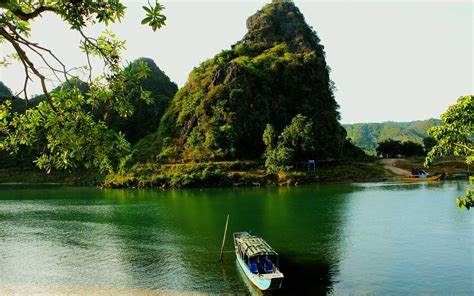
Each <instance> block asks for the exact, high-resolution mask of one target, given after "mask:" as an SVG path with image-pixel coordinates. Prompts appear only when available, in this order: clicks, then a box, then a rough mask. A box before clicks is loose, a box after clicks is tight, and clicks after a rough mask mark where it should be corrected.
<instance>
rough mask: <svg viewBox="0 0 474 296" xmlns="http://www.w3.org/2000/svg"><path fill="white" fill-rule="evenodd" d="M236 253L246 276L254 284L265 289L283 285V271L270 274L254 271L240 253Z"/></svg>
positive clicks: (278, 287)
mask: <svg viewBox="0 0 474 296" xmlns="http://www.w3.org/2000/svg"><path fill="white" fill-rule="evenodd" d="M235 255H236V257H237V262H238V263H239V266H240V269H242V271H243V272H244V274H245V276H246V277H247V278H248V279H249V280H250V282H251V283H252V284H253V285H254V286H256V287H257V288H259V289H260V290H263V291H265V290H275V289H280V288H281V285H282V283H283V274H282V273H281V272H278V273H268V274H255V273H252V272H251V271H250V269H249V268H248V266H247V264H245V262H244V261H243V260H242V258H241V257H240V256H239V254H238V253H236V254H235Z"/></svg>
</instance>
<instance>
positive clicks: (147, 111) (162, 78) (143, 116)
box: [0, 58, 178, 167]
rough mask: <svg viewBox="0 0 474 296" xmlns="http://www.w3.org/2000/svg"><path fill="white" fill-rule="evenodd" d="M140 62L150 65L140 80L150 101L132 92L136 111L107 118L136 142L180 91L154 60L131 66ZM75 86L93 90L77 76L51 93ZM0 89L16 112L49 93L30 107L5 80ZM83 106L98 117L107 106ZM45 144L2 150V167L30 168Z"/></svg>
mask: <svg viewBox="0 0 474 296" xmlns="http://www.w3.org/2000/svg"><path fill="white" fill-rule="evenodd" d="M138 63H145V64H146V66H147V67H148V74H147V76H146V77H143V78H141V79H140V80H139V85H140V87H141V88H142V89H143V90H144V91H147V92H150V94H151V102H149V103H147V102H145V101H144V100H142V99H141V98H140V95H139V94H138V93H136V92H135V93H134V92H132V91H131V93H132V94H133V96H132V97H131V98H130V103H131V105H132V108H133V111H134V112H133V114H132V115H131V116H130V117H127V118H124V117H121V116H119V114H117V112H112V113H111V114H110V115H109V119H108V127H109V128H111V129H112V130H115V131H117V132H121V133H123V134H124V136H125V139H126V140H128V141H129V142H131V143H135V142H136V141H137V140H138V139H140V138H142V137H144V136H146V135H147V134H149V133H152V132H154V131H155V130H156V129H157V128H158V125H159V121H160V119H161V117H162V115H163V113H164V111H165V110H166V108H167V107H168V105H169V102H170V101H171V99H172V98H173V96H174V95H175V93H176V91H177V90H178V88H177V85H176V84H175V83H174V82H172V81H171V80H170V79H169V77H168V76H167V75H166V74H165V73H164V72H163V71H161V70H160V69H159V68H158V66H156V64H155V62H154V61H153V60H151V59H149V58H140V59H137V60H135V61H134V62H132V63H131V64H130V66H129V67H134V66H137V64H138ZM73 89H77V90H78V91H79V92H80V93H81V94H82V95H83V96H85V97H87V96H88V92H89V91H90V88H89V84H88V83H85V82H83V81H80V80H78V79H70V80H69V82H66V83H63V84H62V85H60V86H58V87H56V88H55V89H53V90H52V91H51V92H50V94H51V95H54V94H56V93H59V92H61V91H63V90H73ZM0 91H3V92H4V93H5V94H6V95H5V96H4V97H5V98H10V99H11V104H12V110H13V112H15V113H24V112H25V110H26V108H27V107H28V108H34V107H35V106H38V105H39V104H40V103H42V102H43V103H45V102H46V96H45V95H44V94H41V95H38V96H35V97H33V98H31V99H29V101H28V106H27V105H26V101H25V100H23V99H20V98H13V95H12V94H11V92H10V91H9V88H8V87H7V86H5V85H4V84H3V83H1V84H0ZM0 101H1V99H0ZM83 108H84V109H85V110H86V111H88V112H92V113H93V116H94V117H95V118H97V119H98V120H99V119H102V118H104V115H105V114H104V113H105V109H104V108H99V109H95V110H93V108H92V106H89V105H87V104H85V105H83ZM44 145H46V141H44V140H39V141H38V142H37V143H35V145H31V146H28V147H24V146H23V147H20V148H19V149H18V151H17V152H16V155H10V154H8V153H7V152H0V164H2V166H3V167H31V165H32V162H33V161H34V160H35V159H36V155H37V154H38V153H39V152H40V151H41V150H42V149H43V146H44Z"/></svg>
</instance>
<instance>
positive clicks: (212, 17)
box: [0, 0, 474, 123]
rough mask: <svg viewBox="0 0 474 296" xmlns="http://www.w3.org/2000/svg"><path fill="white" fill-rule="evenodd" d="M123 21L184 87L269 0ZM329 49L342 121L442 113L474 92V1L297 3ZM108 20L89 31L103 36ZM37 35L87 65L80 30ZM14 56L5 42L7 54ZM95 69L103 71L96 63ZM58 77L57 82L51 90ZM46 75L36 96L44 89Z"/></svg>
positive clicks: (43, 28)
mask: <svg viewBox="0 0 474 296" xmlns="http://www.w3.org/2000/svg"><path fill="white" fill-rule="evenodd" d="M123 2H124V3H125V5H126V6H127V11H126V15H125V18H124V19H123V20H122V21H121V22H120V23H117V24H113V25H111V26H110V29H111V30H112V31H113V32H115V33H116V34H117V35H118V36H119V37H120V38H121V39H125V40H127V49H126V50H125V51H124V52H123V55H122V57H123V58H124V59H125V60H127V61H133V60H134V59H136V58H139V57H149V58H152V59H153V60H154V61H155V62H156V64H157V65H158V66H159V67H160V68H161V69H162V70H163V71H164V72H165V73H166V74H167V75H168V76H169V77H170V78H171V80H172V81H174V82H176V83H177V84H178V86H179V87H181V86H183V85H184V83H185V82H186V80H187V77H188V75H189V73H190V72H191V70H192V69H193V68H194V67H197V66H199V64H200V63H202V62H203V61H205V60H206V59H209V58H212V57H213V56H214V55H215V54H217V53H219V52H220V51H221V50H224V49H230V46H231V45H232V44H234V43H236V42H237V41H239V40H240V39H241V38H242V37H243V36H244V34H245V33H246V31H247V29H246V25H245V23H246V20H247V18H248V17H249V16H250V15H252V14H254V13H255V12H256V11H257V10H258V9H260V8H261V7H262V6H263V5H265V4H266V3H269V2H270V0H267V1H254V0H245V1H238V2H237V1H230V0H220V1H198V0H195V1H191V0H188V1H177V0H175V1H168V2H166V1H162V2H161V3H163V4H164V5H165V7H166V9H165V11H164V14H165V15H166V16H167V23H166V26H165V27H163V28H162V29H160V30H158V31H156V32H153V31H152V30H151V29H150V28H149V27H146V26H143V25H140V21H141V19H143V17H144V12H143V10H142V9H141V6H142V5H146V1H123ZM294 2H295V4H296V6H298V7H299V9H300V10H301V12H302V13H303V15H304V16H305V19H306V22H307V23H308V24H309V25H310V26H312V27H313V28H314V30H315V31H316V32H317V34H318V36H319V38H320V39H321V43H322V44H323V45H324V46H325V51H326V60H327V63H328V64H329V66H330V67H331V79H332V80H333V81H334V82H335V85H336V88H337V91H336V93H335V96H336V100H337V102H338V103H339V106H340V109H339V111H340V113H341V122H342V123H356V122H382V121H411V120H423V119H428V118H439V116H440V115H441V114H442V113H443V112H444V111H445V110H446V109H447V107H448V106H449V105H451V104H454V103H455V102H456V99H457V98H458V97H459V96H462V95H468V94H472V93H473V85H474V82H473V81H474V79H473V69H474V61H473V49H474V37H473V27H474V4H473V3H472V2H471V1H455V0H450V1H448V0H447V1H417V2H412V1H383V0H381V1H354V0H345V1H297V0H295V1H294ZM103 29H105V28H104V27H103V26H97V27H94V28H88V29H87V30H86V31H87V33H88V34H89V35H90V36H97V35H98V34H99V33H100V32H101V31H102V30H103ZM31 40H33V41H36V42H38V43H39V44H41V45H42V46H45V47H48V48H50V49H51V50H53V52H55V54H56V55H57V56H58V57H59V58H60V59H61V60H63V61H64V62H65V64H66V65H67V66H68V67H77V66H81V65H85V64H86V57H85V55H84V54H83V53H81V51H80V50H79V47H78V45H79V42H80V38H79V35H78V34H77V33H76V32H74V31H71V30H70V29H69V28H68V26H67V25H66V24H64V23H63V22H62V21H61V20H60V19H59V18H58V17H56V16H54V15H51V14H45V15H44V16H43V17H42V18H41V19H39V20H38V21H36V22H34V23H33V24H32V33H31ZM9 52H12V49H11V48H10V46H9V45H8V44H6V43H3V44H2V45H0V55H1V56H4V55H5V54H7V53H9ZM93 67H94V73H95V74H98V73H100V71H101V70H102V67H101V64H100V61H97V60H94V61H93ZM23 80H24V72H23V69H22V67H21V64H19V63H16V62H15V63H13V64H12V65H10V66H9V67H7V68H1V69H0V81H3V82H4V83H5V84H6V85H7V86H8V87H10V88H11V89H12V91H13V92H18V91H20V90H21V89H22V85H23ZM57 84H58V83H57V82H56V83H50V85H51V87H53V86H54V85H57ZM40 92H41V88H40V85H39V82H38V81H34V82H33V83H32V84H30V87H29V94H39V93H40Z"/></svg>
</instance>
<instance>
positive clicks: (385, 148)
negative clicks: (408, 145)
mask: <svg viewBox="0 0 474 296" xmlns="http://www.w3.org/2000/svg"><path fill="white" fill-rule="evenodd" d="M377 145H378V146H377V148H376V149H375V151H376V152H377V155H379V156H383V157H395V156H397V155H400V154H401V150H402V149H401V147H402V143H401V142H400V141H395V140H392V139H388V140H385V141H382V142H380V143H378V144H377Z"/></svg>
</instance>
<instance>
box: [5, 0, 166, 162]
mask: <svg viewBox="0 0 474 296" xmlns="http://www.w3.org/2000/svg"><path fill="white" fill-rule="evenodd" d="M143 9H144V10H145V18H144V19H143V20H142V24H148V25H150V26H151V28H152V29H153V30H156V29H158V28H160V27H161V26H162V25H164V23H165V20H166V17H165V16H163V15H162V14H161V11H162V10H163V6H162V5H160V4H159V3H158V2H156V3H155V5H154V6H152V5H149V6H148V7H146V6H144V7H143ZM47 13H51V14H56V15H58V16H60V17H61V19H62V20H63V21H65V22H66V23H67V24H69V25H70V28H71V30H72V31H76V32H77V33H78V34H79V35H80V36H81V37H82V40H81V44H80V48H81V50H82V51H83V52H84V54H85V56H86V58H87V61H88V65H87V66H85V67H84V68H83V69H86V70H88V76H89V77H88V83H89V86H90V90H89V92H88V94H87V95H86V96H84V95H83V94H82V93H81V92H80V91H79V90H78V89H77V87H75V86H72V87H68V88H62V89H60V90H58V91H57V92H53V93H49V92H48V89H47V81H48V79H47V76H48V75H51V76H54V77H55V78H56V79H58V80H63V81H66V83H69V82H70V80H72V79H73V78H75V77H76V76H77V75H76V74H77V72H78V71H79V70H81V69H68V68H66V65H65V64H64V63H63V62H62V61H61V60H60V59H59V58H58V57H57V56H56V55H55V54H54V52H53V51H51V50H50V49H48V48H47V47H44V46H42V45H39V44H38V43H35V42H33V41H31V40H30V39H29V37H30V35H29V32H30V24H31V22H33V21H34V20H35V19H36V18H38V17H40V16H42V15H44V14H47ZM124 13H125V6H124V5H123V4H122V2H121V1H120V0H111V1H92V0H80V1H67V0H56V1H54V0H49V1H44V0H15V1H13V0H12V1H0V44H1V43H6V44H9V45H11V46H12V47H13V49H14V51H15V54H14V55H13V58H16V59H18V60H19V61H20V62H21V64H22V65H23V68H24V72H25V80H24V84H23V89H22V91H20V92H19V93H17V94H16V96H20V95H22V96H23V98H24V102H25V112H23V113H17V112H12V103H11V101H10V100H4V101H2V102H0V150H5V151H8V152H9V153H15V152H17V151H18V150H19V147H20V146H25V145H26V146H31V145H34V144H35V143H38V142H41V141H45V142H46V145H45V147H44V149H43V151H42V152H41V154H40V155H38V157H37V159H36V161H35V162H36V164H37V165H38V166H39V167H40V168H42V169H46V170H48V171H49V170H51V169H54V168H56V169H71V168H76V167H78V166H81V165H84V166H86V167H95V168H98V169H100V170H101V171H110V170H111V169H112V168H113V165H114V163H115V162H116V161H117V159H118V158H120V157H122V156H123V155H125V154H127V153H128V151H129V148H130V147H129V146H130V145H129V144H128V142H127V141H126V140H125V139H124V137H123V135H122V134H121V133H117V132H114V131H112V130H110V129H109V128H108V126H107V122H108V120H109V118H110V114H111V113H112V112H116V113H117V114H119V116H121V117H130V116H131V115H132V113H133V106H132V104H131V103H130V98H132V97H133V96H135V94H137V93H138V94H139V96H140V98H141V99H142V100H144V101H146V102H149V103H151V102H152V101H153V100H152V98H151V96H150V93H149V92H146V91H143V89H141V87H140V85H139V84H138V81H139V80H140V79H142V78H144V77H146V76H147V71H148V70H147V67H146V65H145V64H144V63H139V64H134V65H131V66H129V67H125V68H124V69H123V67H122V60H121V58H120V52H121V50H123V49H124V48H125V42H124V41H121V40H119V39H118V38H117V36H116V35H115V34H113V33H112V32H110V31H107V30H106V31H105V32H103V33H102V34H101V35H100V36H98V37H95V38H94V37H90V36H87V35H86V34H85V33H84V30H83V29H84V28H85V27H87V26H88V25H96V24H100V23H102V24H105V25H106V26H107V25H108V24H109V23H113V22H116V21H120V19H121V18H122V17H123V15H124ZM91 56H96V57H99V58H100V59H102V60H103V62H104V65H105V68H104V69H105V70H104V74H103V75H101V76H99V77H97V78H95V79H92V69H91V64H90V57H91ZM33 57H34V58H36V59H39V60H40V61H41V63H40V64H36V63H33V62H32V61H33V60H35V59H33ZM2 58H3V60H2V61H0V65H3V66H5V65H7V64H8V63H10V60H11V58H12V57H11V56H10V57H8V56H6V57H2ZM44 69H46V70H44ZM32 76H36V77H37V78H38V79H39V82H40V83H41V87H42V90H43V93H44V96H45V98H46V100H45V101H44V102H40V103H39V104H37V105H36V106H30V104H29V97H28V94H27V87H28V83H29V82H30V81H31V78H32ZM60 77H61V78H60ZM99 108H103V110H104V113H103V117H102V118H95V117H94V116H93V112H94V110H97V109H99Z"/></svg>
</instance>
